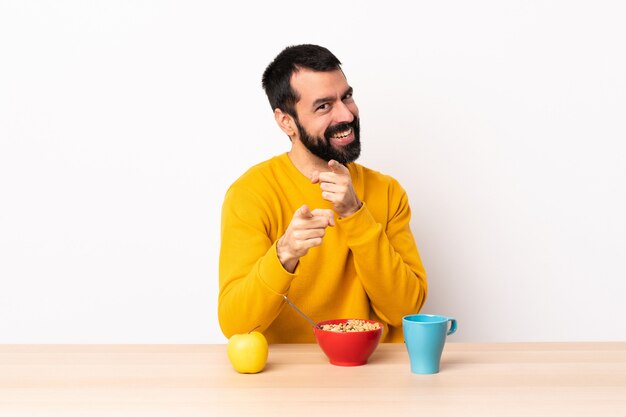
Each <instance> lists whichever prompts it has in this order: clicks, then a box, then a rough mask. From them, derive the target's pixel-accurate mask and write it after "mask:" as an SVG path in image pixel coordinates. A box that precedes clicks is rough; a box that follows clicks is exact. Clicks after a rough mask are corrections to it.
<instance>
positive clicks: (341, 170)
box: [328, 159, 350, 174]
mask: <svg viewBox="0 0 626 417" xmlns="http://www.w3.org/2000/svg"><path fill="white" fill-rule="evenodd" d="M328 168H330V169H331V170H332V171H333V172H334V173H336V174H345V173H348V172H350V171H349V170H348V167H346V166H345V165H344V164H340V163H339V162H337V161H335V160H334V159H331V160H330V161H328Z"/></svg>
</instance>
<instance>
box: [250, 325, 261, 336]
mask: <svg viewBox="0 0 626 417" xmlns="http://www.w3.org/2000/svg"><path fill="white" fill-rule="evenodd" d="M259 327H261V325H260V324H259V325H258V326H256V327H255V328H254V329H252V330H250V331H249V332H248V334H250V333H252V332H253V331H255V330H256V329H258V328H259Z"/></svg>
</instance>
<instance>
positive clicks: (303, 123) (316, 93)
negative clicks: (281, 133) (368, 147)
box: [291, 69, 361, 164]
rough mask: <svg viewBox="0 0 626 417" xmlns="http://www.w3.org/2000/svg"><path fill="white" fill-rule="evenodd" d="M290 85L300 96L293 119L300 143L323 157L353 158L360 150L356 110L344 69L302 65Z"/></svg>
mask: <svg viewBox="0 0 626 417" xmlns="http://www.w3.org/2000/svg"><path fill="white" fill-rule="evenodd" d="M291 85H292V87H293V88H294V89H295V90H296V92H297V93H298V94H299V96H300V100H299V101H298V102H297V103H296V113H297V115H298V117H297V119H296V120H295V122H296V126H297V127H298V138H299V140H300V141H301V142H302V144H303V145H304V146H306V148H307V149H308V150H309V151H310V152H311V153H312V154H314V155H315V156H317V157H319V158H321V159H323V160H325V161H330V160H331V159H334V160H336V161H338V162H340V163H343V164H346V163H348V162H352V161H355V160H356V159H357V158H358V157H359V154H360V153H361V142H360V138H359V130H360V129H359V118H358V114H359V110H358V108H357V106H356V104H355V103H354V99H353V98H352V88H351V87H350V86H349V85H348V83H347V81H346V78H345V76H344V75H343V72H342V71H340V70H336V71H328V72H317V71H310V70H306V69H301V70H300V71H298V72H296V73H295V74H294V75H293V77H292V79H291Z"/></svg>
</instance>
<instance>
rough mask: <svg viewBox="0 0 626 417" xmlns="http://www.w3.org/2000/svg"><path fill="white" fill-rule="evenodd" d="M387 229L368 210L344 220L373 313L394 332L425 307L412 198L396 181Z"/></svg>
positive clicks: (393, 184)
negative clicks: (412, 219)
mask: <svg viewBox="0 0 626 417" xmlns="http://www.w3.org/2000/svg"><path fill="white" fill-rule="evenodd" d="M388 198H389V199H390V205H389V210H390V212H389V219H388V221H387V224H386V227H383V225H382V224H381V223H380V222H377V221H376V219H375V218H374V216H373V215H372V213H371V212H370V210H369V209H368V207H367V204H365V203H364V204H363V206H362V207H361V209H360V210H359V211H357V212H356V213H355V214H353V215H352V216H349V217H347V218H343V219H339V220H338V223H339V225H340V227H341V229H342V231H343V232H344V233H345V234H346V237H347V242H348V247H349V248H350V250H351V251H352V254H353V257H354V263H355V267H356V271H357V274H358V277H359V279H360V280H361V283H362V285H363V287H364V289H365V291H366V292H367V295H368V297H369V298H370V301H371V304H372V308H373V310H374V312H375V313H376V314H377V315H378V317H380V318H381V320H383V321H385V322H387V323H388V324H390V325H391V326H396V327H399V326H401V325H402V317H403V316H404V315H407V314H413V313H416V312H418V311H419V310H420V308H421V307H422V305H423V304H424V302H425V301H426V294H427V289H428V287H427V281H426V273H425V270H424V267H423V265H422V261H421V259H420V256H419V252H418V250H417V246H416V244H415V239H414V237H413V233H412V232H411V229H410V224H409V222H410V220H411V209H410V207H409V202H408V197H407V195H406V193H405V192H404V190H403V189H402V188H401V187H400V185H399V184H398V183H397V182H396V181H395V180H392V183H391V188H390V190H389V196H388Z"/></svg>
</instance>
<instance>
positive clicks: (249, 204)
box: [218, 187, 298, 337]
mask: <svg viewBox="0 0 626 417" xmlns="http://www.w3.org/2000/svg"><path fill="white" fill-rule="evenodd" d="M267 213H268V211H267V210H263V202H262V201H261V200H260V199H259V198H258V197H256V196H255V194H254V193H253V192H251V190H244V189H240V188H236V187H235V188H233V187H231V189H229V190H228V192H227V193H226V197H225V199H224V204H223V206H222V225H221V248H220V260H219V284H220V288H219V298H218V318H219V323H220V327H221V329H222V332H223V333H224V335H225V336H226V337H230V336H231V335H233V334H235V333H247V332H249V331H251V330H253V329H256V330H257V331H260V332H263V331H264V330H265V329H267V328H268V327H269V326H270V324H271V323H272V322H273V321H274V319H275V318H276V317H277V316H278V314H279V313H280V312H281V310H282V308H283V307H284V303H283V298H282V296H281V295H282V294H284V293H286V292H287V290H288V289H289V286H290V284H291V281H292V280H293V279H294V278H295V277H296V274H297V271H298V270H297V269H296V274H291V273H289V272H287V271H286V270H285V269H284V268H283V266H282V264H281V263H280V261H279V260H278V256H277V254H276V241H275V240H276V239H275V237H273V236H272V233H271V225H270V224H269V223H271V219H268V218H267V216H268V214H267Z"/></svg>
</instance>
